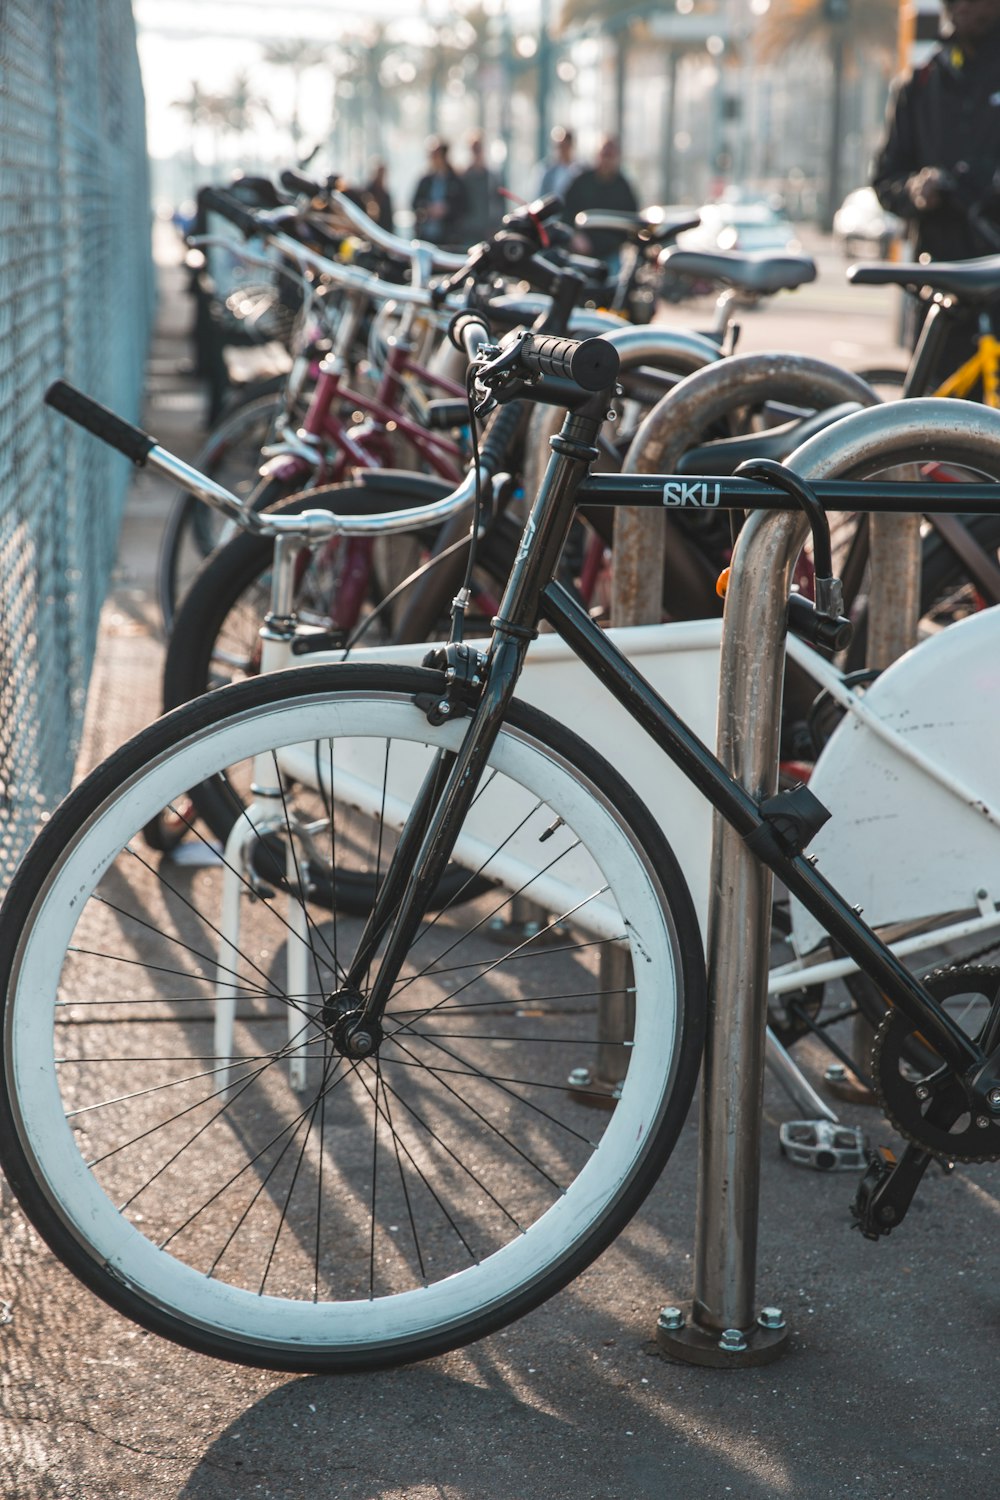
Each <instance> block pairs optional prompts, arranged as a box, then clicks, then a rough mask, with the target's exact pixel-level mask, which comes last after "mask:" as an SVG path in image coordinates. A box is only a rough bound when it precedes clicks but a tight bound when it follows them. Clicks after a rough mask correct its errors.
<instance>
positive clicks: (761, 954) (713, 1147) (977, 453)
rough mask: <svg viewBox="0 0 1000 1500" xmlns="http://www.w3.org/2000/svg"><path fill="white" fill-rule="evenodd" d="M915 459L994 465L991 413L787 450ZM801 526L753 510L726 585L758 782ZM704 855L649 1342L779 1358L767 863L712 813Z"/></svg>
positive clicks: (876, 426) (772, 778) (917, 416)
mask: <svg viewBox="0 0 1000 1500" xmlns="http://www.w3.org/2000/svg"><path fill="white" fill-rule="evenodd" d="M987 419H989V420H987ZM923 458H927V459H932V458H933V459H940V460H943V461H945V462H952V463H958V464H962V465H965V466H967V467H970V468H978V469H979V470H980V472H984V473H988V474H992V475H994V476H996V475H1000V444H998V441H997V424H996V417H995V414H993V413H991V412H988V411H984V409H983V408H981V407H976V406H973V405H972V404H970V403H966V402H949V401H943V400H941V401H935V400H924V401H920V402H915V403H910V402H900V403H894V404H893V405H891V406H889V407H879V408H877V409H874V410H868V411H861V412H857V413H856V414H855V415H853V416H850V417H845V418H844V419H843V420H842V421H841V422H838V423H837V424H836V426H834V427H830V428H828V429H827V430H826V431H825V432H822V433H820V434H818V435H817V436H816V437H814V438H812V439H811V440H810V441H809V442H808V443H806V444H804V445H803V447H802V448H800V449H798V450H797V452H796V453H794V454H792V456H791V458H790V459H789V463H790V466H791V467H793V468H795V469H796V471H797V472H798V473H800V474H803V475H804V476H806V477H808V478H811V479H820V478H823V479H829V478H833V477H838V476H839V477H841V478H843V477H846V476H847V475H848V474H849V475H850V476H851V477H852V478H866V477H869V476H871V475H872V474H874V473H877V472H881V471H884V470H885V469H886V468H887V467H889V466H890V465H893V464H899V463H901V462H904V461H913V460H919V459H923ZM806 534H807V526H806V523H805V520H804V519H803V518H802V517H801V516H799V515H797V514H793V513H790V512H785V513H771V514H765V513H764V512H761V511H758V512H755V513H754V514H753V515H751V516H750V518H749V519H748V521H747V523H746V525H745V526H744V528H743V531H742V533H741V535H740V540H739V543H738V546H737V558H736V566H734V568H733V572H732V575H731V579H730V585H729V590H728V592H727V595H726V610H725V619H724V626H723V641H722V658H721V667H720V688H719V755H720V758H721V759H722V760H723V761H724V762H725V764H726V765H727V767H728V769H729V770H730V771H731V773H732V774H733V775H734V776H736V777H737V778H738V780H739V781H740V782H741V784H742V785H743V786H745V787H746V788H747V789H748V790H750V791H751V792H752V793H754V794H755V795H759V794H761V793H764V792H767V791H769V790H770V789H771V788H773V786H774V785H775V782H776V777H777V741H778V713H779V709H780V691H781V689H780V684H781V678H782V666H783V660H784V636H785V599H786V596H787V591H788V586H789V583H790V579H791V571H792V567H793V564H794V562H795V559H796V557H797V556H798V552H799V550H800V548H801V546H802V543H803V542H804V540H805V537H806ZM712 868H713V884H712V891H711V898H710V911H709V941H708V977H709V1034H708V1039H707V1042H706V1049H705V1067H704V1076H703V1080H702V1090H701V1100H702V1104H701V1131H700V1140H699V1165H698V1209H697V1218H696V1229H695V1254H694V1286H693V1296H692V1299H691V1301H690V1302H689V1303H688V1304H686V1305H685V1306H684V1307H668V1308H664V1309H663V1311H662V1312H661V1314H660V1318H659V1323H658V1326H657V1341H658V1343H659V1344H660V1347H661V1348H662V1349H663V1350H664V1352H665V1353H667V1354H669V1355H670V1356H671V1357H672V1358H675V1359H679V1360H682V1361H684V1362H687V1363H694V1364H701V1365H711V1366H716V1367H722V1366H730V1367H731V1366H748V1365H759V1364H765V1363H767V1362H769V1361H770V1360H772V1359H776V1358H778V1357H779V1356H780V1354H781V1353H782V1351H783V1349H784V1348H785V1346H786V1344H787V1339H788V1333H789V1330H788V1328H787V1326H786V1324H785V1321H784V1318H783V1316H782V1314H781V1312H780V1310H779V1309H777V1308H775V1307H771V1306H768V1307H764V1308H761V1309H760V1311H759V1312H757V1311H756V1310H755V1281H756V1263H757V1227H758V1219H759V1199H760V1141H761V1129H762V1101H763V1067H764V1035H765V1029H766V1019H767V957H768V953H767V950H768V946H769V945H768V939H767V934H768V930H769V920H768V918H769V908H770V890H771V874H770V872H769V871H768V870H766V869H765V868H764V867H763V866H762V865H758V864H757V861H756V860H755V859H754V858H753V856H752V855H751V854H750V852H749V851H748V850H747V849H746V847H745V845H744V843H743V841H742V839H740V837H739V836H738V835H737V834H735V833H734V832H733V831H732V830H731V829H730V828H729V827H728V826H726V825H723V824H721V822H720V820H719V819H716V820H715V823H714V838H713V853H712Z"/></svg>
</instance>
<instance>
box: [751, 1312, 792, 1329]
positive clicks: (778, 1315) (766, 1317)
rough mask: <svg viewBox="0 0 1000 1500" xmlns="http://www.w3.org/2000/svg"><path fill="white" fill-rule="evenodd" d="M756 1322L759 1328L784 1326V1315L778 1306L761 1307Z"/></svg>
mask: <svg viewBox="0 0 1000 1500" xmlns="http://www.w3.org/2000/svg"><path fill="white" fill-rule="evenodd" d="M757 1322H758V1323H759V1324H760V1326H761V1328H771V1329H778V1328H784V1326H785V1316H784V1313H783V1312H782V1311H781V1308H780V1307H762V1308H761V1310H760V1313H759V1315H758V1318H757Z"/></svg>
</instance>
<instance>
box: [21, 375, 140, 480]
mask: <svg viewBox="0 0 1000 1500" xmlns="http://www.w3.org/2000/svg"><path fill="white" fill-rule="evenodd" d="M45 401H46V404H47V405H48V406H53V407H55V409H56V411H59V412H62V414H63V416H64V417H69V419H70V421H71V422H76V424H77V425H78V426H79V427H85V428H86V429H87V431H88V432H92V433H93V434H94V436H95V437H98V438H100V440H101V442H102V443H107V444H108V445H109V446H110V447H112V448H117V449H118V452H119V453H124V455H125V457H126V458H130V459H131V460H132V462H133V463H134V464H144V463H145V462H146V457H147V455H148V454H149V452H150V450H151V449H152V448H155V447H157V442H156V439H155V438H153V437H150V436H149V433H148V432H143V431H142V428H141V427H133V426H132V423H131V422H126V421H125V419H124V418H123V417H118V416H116V415H115V413H114V412H113V411H109V410H108V408H107V407H106V406H102V405H101V403H100V402H99V401H93V400H91V398H90V397H89V396H85V395H84V394H83V392H82V391H78V390H77V389H76V387H75V386H72V385H67V383H66V381H65V380H57V381H56V382H55V384H54V385H50V386H49V388H48V390H47V391H46V392H45Z"/></svg>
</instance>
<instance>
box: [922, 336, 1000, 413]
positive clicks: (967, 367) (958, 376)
mask: <svg viewBox="0 0 1000 1500" xmlns="http://www.w3.org/2000/svg"><path fill="white" fill-rule="evenodd" d="M977 380H982V383H983V405H984V406H992V407H993V408H994V409H996V408H1000V340H997V339H996V338H994V336H993V334H992V333H981V334H980V335H979V342H978V344H977V347H976V352H975V354H974V355H973V356H972V358H971V359H968V360H966V362H965V364H964V365H960V366H959V368H958V369H957V370H956V371H955V372H954V373H953V374H952V375H949V376H948V379H947V380H945V381H943V382H942V384H941V385H939V386H938V388H937V390H936V391H935V392H934V394H935V396H968V395H969V393H970V391H972V389H973V387H974V386H975V384H976V381H977Z"/></svg>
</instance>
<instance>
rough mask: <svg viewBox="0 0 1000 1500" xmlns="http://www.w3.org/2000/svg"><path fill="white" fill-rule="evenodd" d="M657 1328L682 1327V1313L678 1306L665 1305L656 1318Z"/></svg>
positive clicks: (674, 1328)
mask: <svg viewBox="0 0 1000 1500" xmlns="http://www.w3.org/2000/svg"><path fill="white" fill-rule="evenodd" d="M656 1323H657V1327H658V1328H665V1329H668V1330H676V1329H679V1328H683V1327H684V1314H683V1313H682V1312H681V1309H680V1308H679V1307H665V1308H663V1309H662V1311H661V1313H660V1316H659V1317H658V1318H657V1320H656Z"/></svg>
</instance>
